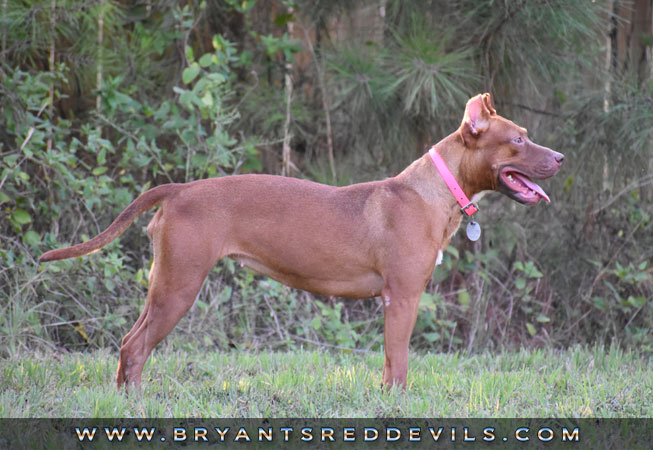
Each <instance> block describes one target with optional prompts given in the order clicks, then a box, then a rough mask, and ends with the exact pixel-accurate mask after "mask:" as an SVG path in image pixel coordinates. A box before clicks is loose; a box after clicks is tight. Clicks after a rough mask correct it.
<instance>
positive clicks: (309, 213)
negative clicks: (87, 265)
mask: <svg viewBox="0 0 653 450" xmlns="http://www.w3.org/2000/svg"><path fill="white" fill-rule="evenodd" d="M432 153H434V155H433V156H430V155H429V154H428V153H427V154H425V155H424V156H422V157H421V158H419V159H418V160H416V161H415V162H413V163H412V164H411V165H410V166H409V167H408V168H406V169H405V170H404V171H403V172H401V173H400V174H399V175H397V176H396V177H393V178H388V179H386V180H383V181H375V182H371V183H361V184H354V185H351V186H346V187H334V186H326V185H323V184H318V183H313V182H310V181H306V180H298V179H294V178H285V177H279V176H271V175H235V176H229V177H223V178H211V179H207V180H200V181H194V182H191V183H186V184H166V185H163V186H158V187H155V188H153V189H150V190H149V191H147V192H145V193H144V194H142V195H141V196H140V197H138V198H137V199H136V200H134V201H133V202H132V203H131V204H130V205H129V206H128V207H127V208H126V209H125V210H124V211H123V212H122V213H121V214H120V215H119V216H118V217H117V218H116V220H115V221H114V222H113V223H112V224H111V225H110V226H109V228H107V229H106V230H105V231H103V232H102V233H101V234H99V235H98V236H96V237H94V238H93V239H91V240H89V241H87V242H84V243H82V244H78V245H75V246H73V247H68V248H62V249H59V250H52V251H49V252H47V253H45V254H44V255H43V256H41V258H40V261H52V260H57V259H65V258H72V257H76V256H80V255H86V254H88V253H91V252H93V251H96V250H98V249H100V248H102V247H103V246H105V245H107V244H108V243H109V242H111V241H113V240H114V239H115V238H117V237H118V236H119V235H120V234H121V233H123V232H124V231H125V229H126V228H127V227H128V226H129V225H130V224H131V223H132V221H133V220H134V218H135V217H136V216H138V215H139V214H141V213H142V212H143V211H145V210H147V209H149V208H152V207H153V206H155V205H160V208H159V210H158V211H157V213H156V214H155V216H154V218H153V219H152V221H151V222H150V224H149V226H148V227H147V231H148V233H149V235H150V236H151V239H152V242H153V245H154V263H153V265H152V269H151V271H150V279H149V284H150V287H149V291H148V295H147V301H146V303H145V308H144V309H143V312H142V313H141V315H140V317H139V318H138V320H137V321H136V323H135V324H134V326H133V327H132V329H131V331H129V333H127V335H126V336H125V337H124V338H123V340H122V347H121V349H120V363H119V366H118V375H117V383H118V387H120V386H121V385H123V384H124V383H127V384H128V385H129V384H135V385H138V384H140V382H141V374H142V371H143V365H144V364H145V361H146V360H147V358H148V356H149V355H150V352H151V351H152V349H153V348H154V346H155V345H157V344H158V343H159V342H160V341H161V340H162V339H163V338H165V337H166V336H167V335H168V333H170V331H171V330H172V329H173V328H174V327H175V325H176V324H177V322H178V321H179V320H180V319H181V317H182V316H183V315H184V314H186V312H187V311H188V309H189V308H190V307H191V305H192V304H193V302H194V301H195V298H196V296H197V293H198V292H199V290H200V287H201V285H202V282H203V281H204V278H205V277H206V274H207V273H208V272H209V270H210V269H211V268H212V267H213V265H214V264H215V263H216V262H217V261H218V260H219V259H220V258H223V257H225V256H228V257H230V258H233V259H235V260H237V261H239V262H241V263H242V264H244V265H246V266H248V267H251V268H252V269H254V270H256V271H258V272H260V273H262V274H265V275H268V276H270V277H272V278H274V279H275V280H278V281H280V282H282V283H285V284H287V285H289V286H293V287H296V288H299V289H305V290H307V291H311V292H316V293H320V294H326V295H336V296H342V297H351V298H362V297H373V296H377V295H381V296H382V298H383V301H384V314H385V329H384V344H385V363H384V366H383V383H384V384H385V385H392V384H399V385H401V386H404V387H405V385H406V374H407V370H408V343H409V339H410V335H411V333H412V330H413V326H414V325H415V319H416V316H417V309H418V305H419V300H420V296H421V294H422V291H423V290H424V287H425V285H426V283H427V281H428V280H429V279H430V277H431V274H432V273H433V269H434V266H435V264H436V261H437V260H438V256H441V255H442V251H443V250H444V249H445V248H446V247H447V245H448V244H449V241H450V240H451V237H452V235H453V234H454V233H455V232H456V230H457V229H458V226H459V225H460V222H461V219H462V215H463V213H461V209H460V207H459V205H458V201H457V199H459V198H461V199H463V200H459V201H463V202H464V201H466V200H464V199H465V198H466V196H469V197H471V198H472V200H474V199H475V198H477V196H479V194H481V193H483V192H484V191H488V190H499V191H501V192H503V193H504V194H506V195H508V196H509V197H511V198H513V199H515V200H517V201H518V202H520V203H524V204H535V203H537V202H538V201H539V200H540V199H542V198H543V199H545V200H546V201H549V199H548V197H547V196H546V194H545V193H544V191H543V190H542V189H541V188H540V187H539V186H538V185H537V184H535V183H534V182H533V181H532V180H531V178H536V179H543V178H548V177H550V176H552V175H554V174H555V173H556V172H557V171H558V169H559V168H560V165H561V163H562V160H563V155H562V154H560V153H557V152H554V151H553V150H550V149H548V148H546V147H542V146H539V145H537V144H534V143H533V142H531V141H530V140H529V139H528V137H527V135H526V130H525V129H524V128H521V127H519V126H517V125H515V124H514V123H512V122H511V121H509V120H507V119H504V118H502V117H500V116H498V115H497V114H496V111H495V110H494V108H493V107H492V101H491V98H490V94H483V95H477V96H475V97H473V98H472V99H470V100H469V102H468V103H467V108H466V110H465V116H464V119H463V122H462V125H461V126H460V128H459V129H458V130H456V131H455V132H454V133H452V134H451V135H449V136H447V137H446V138H445V139H443V140H442V141H440V142H439V143H438V144H436V145H435V146H434V147H433V149H432ZM438 155H439V156H440V157H441V159H442V162H443V164H444V165H445V166H446V168H444V169H438V168H436V165H435V164H434V161H435V162H437V161H438V160H439V159H440V158H438ZM447 168H448V170H449V171H450V174H449V175H447V173H446V172H447ZM445 179H447V182H448V183H449V184H451V181H452V180H453V185H452V187H451V189H453V191H451V190H450V188H449V187H448V185H447V183H445ZM456 186H458V190H459V191H462V196H461V192H458V191H456ZM463 206H465V208H464V211H465V212H466V213H467V214H470V213H473V212H475V205H463Z"/></svg>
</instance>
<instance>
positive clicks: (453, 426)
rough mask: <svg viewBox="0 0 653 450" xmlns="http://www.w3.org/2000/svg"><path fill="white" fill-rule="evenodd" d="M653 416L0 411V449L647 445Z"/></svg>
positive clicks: (650, 444) (652, 445)
mask: <svg viewBox="0 0 653 450" xmlns="http://www.w3.org/2000/svg"><path fill="white" fill-rule="evenodd" d="M652 430H653V419H564V418H558V419H555V418H554V419H551V418H549V419H426V418H415V419H406V418H398V419H392V418H384V419H297V418H294V419H0V449H5V448H6V449H20V448H33V449H64V448H65V449H69V448H102V449H103V448H162V449H164V448H177V447H179V448H235V447H237V448H262V447H266V448H311V447H314V446H329V447H331V448H377V447H390V448H402V449H403V448H415V449H422V448H464V449H465V448H467V449H477V448H499V447H500V448H516V449H519V448H524V449H526V448H544V449H554V448H556V449H557V448H560V449H581V448H583V449H585V448H597V449H598V448H600V449H646V450H650V449H651V448H653V431H652Z"/></svg>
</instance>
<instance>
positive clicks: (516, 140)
mask: <svg viewBox="0 0 653 450" xmlns="http://www.w3.org/2000/svg"><path fill="white" fill-rule="evenodd" d="M512 142H514V143H515V144H523V143H524V138H523V137H521V136H517V137H516V138H514V139H513V140H512Z"/></svg>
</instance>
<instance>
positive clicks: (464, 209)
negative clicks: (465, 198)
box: [460, 202, 478, 217]
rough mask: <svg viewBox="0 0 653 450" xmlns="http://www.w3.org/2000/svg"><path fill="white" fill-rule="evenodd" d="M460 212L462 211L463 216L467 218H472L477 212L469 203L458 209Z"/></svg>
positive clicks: (476, 207) (474, 206) (476, 208)
mask: <svg viewBox="0 0 653 450" xmlns="http://www.w3.org/2000/svg"><path fill="white" fill-rule="evenodd" d="M460 211H462V213H463V214H465V215H466V216H467V217H472V216H473V215H474V214H476V213H477V212H478V206H476V204H474V202H469V203H468V204H467V205H465V206H463V207H462V208H460Z"/></svg>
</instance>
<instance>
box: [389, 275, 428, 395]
mask: <svg viewBox="0 0 653 450" xmlns="http://www.w3.org/2000/svg"><path fill="white" fill-rule="evenodd" d="M420 297H421V292H412V293H410V294H408V293H406V291H402V290H400V289H390V288H386V289H383V291H382V292H381V300H382V301H383V312H384V316H385V324H384V332H383V342H384V347H385V363H384V364H383V385H384V386H385V387H388V388H389V387H391V386H393V385H399V386H401V387H402V388H404V389H405V388H406V375H407V372H408V345H409V343H410V335H411V334H412V332H413V327H414V326H415V320H416V318H417V309H418V306H419V299H420Z"/></svg>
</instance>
